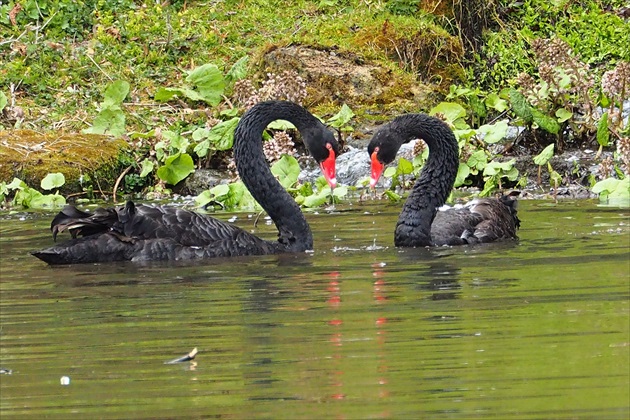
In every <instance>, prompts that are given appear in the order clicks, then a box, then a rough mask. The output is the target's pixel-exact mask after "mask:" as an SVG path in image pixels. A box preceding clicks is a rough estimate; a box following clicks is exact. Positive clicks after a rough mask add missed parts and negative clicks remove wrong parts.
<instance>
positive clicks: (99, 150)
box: [0, 130, 128, 193]
mask: <svg viewBox="0 0 630 420" xmlns="http://www.w3.org/2000/svg"><path fill="white" fill-rule="evenodd" d="M127 147H128V145H127V142H125V141H124V140H116V139H112V138H111V137H107V136H100V135H94V134H68V133H59V134H55V133H48V134H41V133H38V132H35V131H31V130H11V131H0V181H6V182H10V181H11V180H12V179H13V178H14V177H18V178H20V179H21V180H23V181H24V182H26V183H27V184H28V185H30V186H33V187H39V184H40V181H41V180H42V178H44V177H45V176H46V174H48V173H52V172H61V173H62V174H63V175H64V176H65V178H66V183H65V185H64V186H63V187H62V188H61V192H62V193H73V192H77V191H82V189H83V188H85V187H93V188H94V190H99V189H101V190H107V189H109V190H111V188H112V187H113V185H114V183H115V182H116V178H117V176H118V174H119V173H120V167H121V166H123V160H124V156H125V150H126V148H127Z"/></svg>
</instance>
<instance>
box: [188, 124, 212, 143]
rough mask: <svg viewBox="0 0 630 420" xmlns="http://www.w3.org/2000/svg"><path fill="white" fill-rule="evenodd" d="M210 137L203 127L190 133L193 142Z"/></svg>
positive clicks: (208, 131)
mask: <svg viewBox="0 0 630 420" xmlns="http://www.w3.org/2000/svg"><path fill="white" fill-rule="evenodd" d="M209 135H210V130H208V129H207V128H205V127H199V128H197V129H196V130H195V131H193V133H192V139H193V140H194V141H201V140H204V139H207V138H208V136H209Z"/></svg>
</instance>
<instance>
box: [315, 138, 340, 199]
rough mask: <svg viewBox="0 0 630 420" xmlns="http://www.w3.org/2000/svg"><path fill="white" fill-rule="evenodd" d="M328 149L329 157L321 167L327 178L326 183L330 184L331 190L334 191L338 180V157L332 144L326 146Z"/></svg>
mask: <svg viewBox="0 0 630 420" xmlns="http://www.w3.org/2000/svg"><path fill="white" fill-rule="evenodd" d="M326 148H327V149H328V157H327V158H326V159H325V160H323V161H322V162H321V163H320V164H319V167H320V168H321V169H322V173H323V174H324V178H326V182H328V185H330V188H331V189H334V188H335V187H336V186H337V178H335V159H336V156H335V151H334V150H333V148H332V146H331V145H330V144H326Z"/></svg>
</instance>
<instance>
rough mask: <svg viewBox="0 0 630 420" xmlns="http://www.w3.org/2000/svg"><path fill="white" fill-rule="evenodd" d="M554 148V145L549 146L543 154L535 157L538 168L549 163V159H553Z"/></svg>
mask: <svg viewBox="0 0 630 420" xmlns="http://www.w3.org/2000/svg"><path fill="white" fill-rule="evenodd" d="M554 147H555V144H554V143H551V144H550V145H549V146H547V147H545V148H544V149H543V151H542V152H540V153H539V154H538V155H536V156H534V163H535V164H536V165H538V166H541V165H544V164H545V163H547V162H549V159H551V158H552V157H553V150H554Z"/></svg>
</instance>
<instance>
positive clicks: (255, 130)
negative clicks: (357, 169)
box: [234, 101, 321, 251]
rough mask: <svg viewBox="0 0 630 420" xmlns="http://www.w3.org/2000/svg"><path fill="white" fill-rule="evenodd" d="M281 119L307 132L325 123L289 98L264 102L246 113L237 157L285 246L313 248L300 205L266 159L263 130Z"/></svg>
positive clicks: (236, 137)
mask: <svg viewBox="0 0 630 420" xmlns="http://www.w3.org/2000/svg"><path fill="white" fill-rule="evenodd" d="M277 119H284V120H288V121H290V122H292V123H293V124H294V125H295V126H296V127H297V129H298V130H299V131H300V132H301V133H302V134H303V135H304V132H305V131H308V130H309V129H310V128H311V127H313V126H315V125H316V124H321V123H320V122H319V120H317V119H316V118H315V117H313V116H312V115H311V114H310V113H309V112H308V111H306V110H305V109H304V108H302V107H301V106H299V105H297V104H294V103H292V102H287V101H267V102H260V103H258V104H256V105H255V106H253V107H252V108H250V109H249V110H248V111H247V112H245V114H243V116H242V117H241V120H240V122H239V124H238V126H237V128H236V131H235V133H234V160H235V161H236V167H237V169H238V173H239V175H240V177H241V179H242V180H243V183H244V184H245V186H246V187H247V189H248V190H249V191H250V192H251V194H252V196H253V197H254V199H256V201H257V202H258V203H259V204H260V205H261V206H262V208H263V209H264V210H265V211H266V212H267V214H269V217H271V219H272V220H273V221H274V223H275V225H276V227H277V228H278V241H279V243H280V247H281V248H282V249H283V250H288V251H306V250H309V249H313V235H312V233H311V229H310V227H309V226H308V223H307V222H306V218H305V217H304V215H303V214H302V212H301V210H300V207H299V206H298V204H297V203H296V202H295V200H293V198H292V197H291V196H290V195H289V193H287V192H286V191H285V189H284V188H283V187H282V185H280V183H279V182H278V181H277V180H276V178H275V177H274V176H273V174H272V173H271V170H270V169H269V165H268V163H267V161H266V160H265V155H264V152H263V146H262V133H263V131H264V130H265V129H266V128H267V125H269V123H271V122H272V121H275V120H277Z"/></svg>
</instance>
